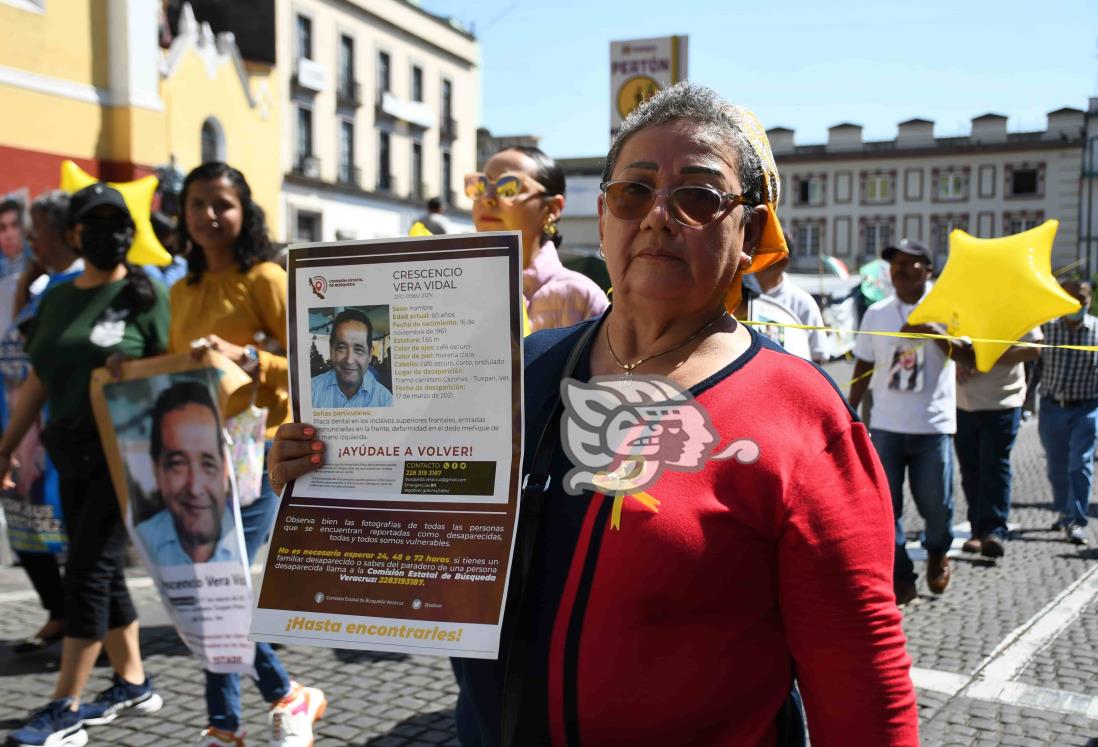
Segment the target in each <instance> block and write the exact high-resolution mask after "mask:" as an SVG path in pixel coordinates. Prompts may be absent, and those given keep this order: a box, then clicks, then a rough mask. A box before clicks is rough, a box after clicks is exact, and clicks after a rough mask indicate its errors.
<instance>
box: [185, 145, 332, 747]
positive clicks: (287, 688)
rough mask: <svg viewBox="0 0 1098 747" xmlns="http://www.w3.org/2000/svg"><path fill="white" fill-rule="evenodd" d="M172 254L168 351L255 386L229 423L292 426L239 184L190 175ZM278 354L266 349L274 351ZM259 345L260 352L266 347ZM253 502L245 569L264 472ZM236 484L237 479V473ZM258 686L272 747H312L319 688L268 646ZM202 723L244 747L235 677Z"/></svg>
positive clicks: (212, 695) (214, 738) (215, 694)
mask: <svg viewBox="0 0 1098 747" xmlns="http://www.w3.org/2000/svg"><path fill="white" fill-rule="evenodd" d="M180 205H181V206H182V211H183V214H182V215H181V216H180V217H179V233H180V236H179V239H180V240H179V245H180V246H182V247H185V250H186V251H187V258H188V264H189V267H190V271H189V274H188V275H187V277H186V278H184V279H183V280H181V281H180V282H178V283H176V284H175V285H173V286H172V289H171V309H172V321H171V334H170V336H169V346H168V347H169V351H170V352H173V353H179V352H184V351H187V350H191V351H194V354H195V355H196V356H200V355H201V354H202V352H203V351H205V350H207V349H213V350H216V351H218V352H220V353H221V354H223V355H225V356H227V357H228V358H230V359H232V360H233V361H235V362H236V363H237V364H238V365H239V366H240V367H241V368H242V369H244V371H245V372H246V373H247V374H249V375H250V376H251V377H252V378H253V380H254V382H255V385H254V387H245V388H244V390H242V391H241V392H239V393H238V394H237V395H236V396H234V398H232V399H230V401H229V403H228V406H227V410H226V415H227V416H228V417H229V418H232V417H233V416H240V414H241V413H244V412H245V411H248V410H249V409H251V408H252V406H253V402H254V406H258V407H259V408H265V409H266V412H267V438H271V437H272V436H273V435H274V432H275V430H276V429H277V428H278V426H279V425H280V424H281V423H284V422H286V420H287V419H288V418H289V405H288V403H289V397H288V392H287V385H288V379H287V366H286V357H285V349H286V271H285V270H283V269H282V268H281V267H279V266H278V265H276V264H275V263H273V262H271V261H269V257H270V254H271V243H270V239H269V238H268V236H267V223H266V218H265V216H264V214H263V209H262V208H261V207H260V206H259V205H257V204H256V203H255V201H254V200H253V199H252V192H251V188H250V187H249V186H248V182H247V180H245V178H244V175H243V174H242V173H240V172H239V171H237V170H236V169H234V168H232V167H231V166H229V165H227V164H224V163H220V162H209V163H204V164H202V165H201V166H199V167H197V168H196V169H194V170H193V171H191V173H190V174H188V175H187V178H186V180H185V181H184V182H183V192H182V194H181V196H180ZM270 341H277V350H278V352H271V351H270V350H268V349H266V348H268V347H274V346H272V345H271V344H270ZM264 343H266V344H264ZM256 466H257V467H259V468H260V469H262V471H263V473H264V474H263V479H262V483H261V486H260V488H259V492H258V495H257V496H256V495H253V496H247V495H243V494H242V495H241V507H240V517H241V523H242V525H243V530H244V544H245V549H246V552H247V556H248V557H247V559H248V564H249V565H251V563H252V561H253V560H254V558H255V554H256V553H257V552H258V551H259V548H260V547H261V546H262V545H263V543H264V542H265V541H266V539H267V536H268V534H269V533H270V530H271V525H272V523H273V522H274V519H275V514H276V512H277V511H278V496H277V495H276V494H275V492H274V491H273V490H272V489H271V484H270V482H269V480H268V479H267V476H266V465H265V464H263V465H256ZM238 476H239V470H238ZM255 670H256V674H257V679H256V682H257V684H258V686H259V690H260V692H261V693H262V695H263V697H264V699H265V700H266V701H267V702H268V703H270V704H271V708H270V711H269V714H268V721H269V722H270V729H271V744H272V745H286V746H287V747H291V746H296V745H308V744H312V739H313V737H312V733H313V732H312V725H313V721H314V720H315V719H317V718H319V716H320V714H321V713H323V711H324V708H325V707H326V701H325V699H324V694H323V693H322V692H321V691H320V690H318V689H317V688H312V687H303V686H301V685H300V684H298V683H297V682H294V681H292V680H291V679H290V678H289V675H287V673H286V670H285V668H284V667H283V666H282V663H281V662H280V661H279V659H278V656H277V655H276V654H275V652H274V649H272V648H271V647H270V645H269V644H266V643H259V644H257V645H256V649H255ZM206 709H207V712H208V715H209V724H208V726H207V728H206V729H204V730H203V731H202V734H201V736H200V737H199V741H198V744H199V745H200V746H201V747H222V746H223V745H226V746H227V745H233V746H239V745H243V744H244V741H243V737H244V734H243V732H242V731H241V730H240V677H239V675H236V674H222V673H217V672H210V671H207V672H206Z"/></svg>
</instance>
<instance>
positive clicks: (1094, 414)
mask: <svg viewBox="0 0 1098 747" xmlns="http://www.w3.org/2000/svg"><path fill="white" fill-rule="evenodd" d="M1037 429H1038V431H1039V432H1040V434H1041V444H1042V445H1043V446H1044V447H1045V461H1046V462H1047V463H1048V481H1049V482H1050V483H1052V506H1053V508H1055V509H1056V511H1058V512H1059V514H1060V518H1062V519H1063V520H1064V521H1065V523H1070V524H1073V525H1075V526H1086V525H1087V506H1088V504H1089V503H1090V485H1091V481H1092V479H1093V477H1094V449H1095V447H1096V446H1098V399H1091V400H1084V401H1083V402H1081V403H1079V404H1078V405H1076V406H1075V407H1060V405H1058V404H1056V402H1055V401H1053V400H1051V399H1049V398H1048V397H1042V398H1041V412H1040V416H1039V420H1038V424H1037Z"/></svg>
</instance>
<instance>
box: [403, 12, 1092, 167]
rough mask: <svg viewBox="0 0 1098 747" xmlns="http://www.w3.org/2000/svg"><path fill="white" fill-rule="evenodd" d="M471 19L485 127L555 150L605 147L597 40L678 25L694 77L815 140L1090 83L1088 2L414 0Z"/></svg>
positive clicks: (962, 121)
mask: <svg viewBox="0 0 1098 747" xmlns="http://www.w3.org/2000/svg"><path fill="white" fill-rule="evenodd" d="M421 5H422V6H423V7H424V8H426V9H428V10H430V11H432V12H435V13H438V14H440V15H447V16H454V17H456V18H458V19H460V20H461V21H462V22H463V23H465V24H466V26H469V25H470V24H475V29H476V34H477V36H478V37H479V39H480V42H481V54H482V63H483V70H482V79H481V81H482V86H483V89H482V90H483V100H482V107H481V109H482V111H481V123H482V124H483V125H485V126H487V127H488V128H489V129H491V130H492V132H493V133H495V134H500V135H510V134H520V133H533V134H537V135H540V136H541V137H542V141H541V142H542V147H543V148H544V149H545V150H546V151H548V152H549V153H550V154H551V155H554V156H557V157H565V156H589V155H602V154H604V153H605V151H606V148H607V145H608V143H607V138H608V130H609V117H610V113H609V112H610V103H609V99H610V91H609V89H610V74H609V54H610V53H609V42H610V41H611V40H612V39H640V38H647V37H654V36H666V35H669V34H687V35H688V36H689V37H690V60H689V72H690V76H689V77H690V78H691V79H692V80H694V81H696V82H699V83H704V84H706V85H709V86H712V87H714V88H716V89H717V90H718V91H720V92H721V93H722V94H723V95H724V96H725V98H727V99H729V100H730V101H732V102H734V103H737V104H743V105H745V106H747V107H749V108H751V109H753V110H754V111H755V113H756V114H758V115H759V118H760V119H761V120H762V122H763V123H764V124H765V125H766V126H767V127H774V126H777V125H784V126H786V127H791V128H793V129H794V130H796V141H797V143H798V144H812V143H822V142H824V141H825V140H826V139H827V128H828V127H829V126H831V125H833V124H837V123H839V122H843V121H851V122H856V123H859V124H862V125H864V127H865V130H864V137H865V139H867V140H884V139H890V138H893V137H895V134H896V124H897V123H899V122H901V121H903V120H905V119H910V118H912V117H924V118H927V119H932V120H934V121H935V133H936V134H937V135H939V136H948V135H960V134H966V133H967V132H968V129H969V119H970V118H971V117H973V116H977V115H980V114H984V113H986V112H989V111H994V112H997V113H1000V114H1005V115H1006V116H1007V117H1009V121H1008V127H1009V129H1010V131H1011V132H1016V131H1022V130H1038V129H1043V128H1044V126H1045V114H1046V113H1047V112H1049V111H1052V110H1054V109H1058V108H1060V107H1062V106H1072V107H1075V108H1080V109H1083V108H1085V107H1086V102H1087V97H1088V96H1095V95H1098V90H1096V86H1098V0H1045V1H1043V2H1018V1H1017V0H999V2H988V1H986V0H954V1H953V2H941V0H925V1H924V2H920V3H887V2H856V1H852V0H838V1H836V2H830V3H821V2H819V0H815V1H809V0H760V1H759V2H755V3H744V2H735V1H734V0H722V1H721V2H692V1H687V0H679V1H678V2H672V1H669V0H663V1H662V2H651V1H650V0H632V1H631V2H621V1H620V0H582V1H578V0H517V1H516V0H478V2H475V3H473V2H469V1H468V0H422V2H421Z"/></svg>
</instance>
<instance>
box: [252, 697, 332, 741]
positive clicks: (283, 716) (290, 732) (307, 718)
mask: <svg viewBox="0 0 1098 747" xmlns="http://www.w3.org/2000/svg"><path fill="white" fill-rule="evenodd" d="M327 708H328V700H327V699H326V698H325V697H324V691H323V690H320V689H319V688H316V687H303V686H302V685H301V684H300V683H297V682H291V683H290V692H289V693H287V694H286V696H285V697H284V698H282V700H280V701H278V702H276V703H272V704H271V710H270V711H269V712H268V714H267V721H268V722H270V725H271V747H312V745H313V722H314V721H316V720H317V719H319V718H320V717H321V716H323V715H324V711H326V710H327Z"/></svg>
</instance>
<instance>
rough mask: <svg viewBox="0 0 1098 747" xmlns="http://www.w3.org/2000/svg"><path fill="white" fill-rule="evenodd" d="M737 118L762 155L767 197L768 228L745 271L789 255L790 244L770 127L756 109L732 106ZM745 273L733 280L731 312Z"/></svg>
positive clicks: (729, 300)
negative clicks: (784, 227)
mask: <svg viewBox="0 0 1098 747" xmlns="http://www.w3.org/2000/svg"><path fill="white" fill-rule="evenodd" d="M729 108H730V109H731V110H732V111H733V116H734V118H735V119H737V120H739V126H740V130H741V131H742V132H743V134H744V135H746V136H747V141H748V142H749V143H750V144H751V149H752V150H754V151H755V155H757V156H758V157H759V162H760V163H761V164H762V177H763V191H764V192H763V199H764V200H765V202H766V212H767V216H766V227H765V228H764V229H763V233H762V236H761V237H760V238H759V245H758V246H757V247H755V255H754V256H753V257H752V259H751V264H750V265H748V266H747V269H746V270H745V271H744V272H758V271H759V270H762V269H764V268H766V267H769V266H770V265H772V264H774V263H775V262H777V261H778V260H780V259H781V258H782V257H784V256H786V255H787V254H789V247H787V246H786V244H785V235H784V233H783V232H782V226H781V223H779V222H778V211H777V207H778V198H779V197H780V196H781V180H780V179H779V177H778V167H777V166H776V165H775V164H774V153H773V151H771V150H770V140H769V139H768V138H767V137H766V130H765V129H763V126H762V122H760V121H759V118H758V117H756V116H755V114H754V113H753V112H751V111H750V110H748V109H745V108H744V107H742V106H730V107H729ZM742 282H743V274H742V273H736V276H735V277H734V278H733V279H732V285H731V286H730V287H729V289H728V293H727V294H726V295H725V298H724V307H725V308H726V309H728V313H730V314H731V313H733V312H735V310H736V307H737V306H739V305H740V298H741V295H742V293H741V290H742Z"/></svg>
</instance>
